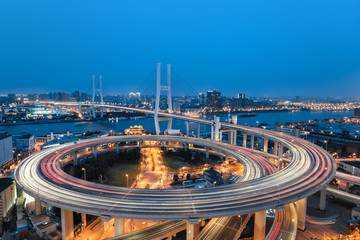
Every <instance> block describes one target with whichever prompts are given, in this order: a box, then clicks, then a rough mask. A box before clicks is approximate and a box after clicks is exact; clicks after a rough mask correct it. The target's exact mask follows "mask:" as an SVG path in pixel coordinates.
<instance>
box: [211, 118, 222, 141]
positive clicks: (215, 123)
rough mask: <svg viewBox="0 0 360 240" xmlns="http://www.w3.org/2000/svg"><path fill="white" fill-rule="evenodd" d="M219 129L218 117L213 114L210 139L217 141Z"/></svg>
mask: <svg viewBox="0 0 360 240" xmlns="http://www.w3.org/2000/svg"><path fill="white" fill-rule="evenodd" d="M220 129H221V122H220V117H217V116H214V120H213V121H212V122H211V140H214V141H219V137H220V136H219V135H220Z"/></svg>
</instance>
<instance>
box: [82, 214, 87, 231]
mask: <svg viewBox="0 0 360 240" xmlns="http://www.w3.org/2000/svg"><path fill="white" fill-rule="evenodd" d="M81 222H82V224H83V226H84V228H85V227H86V213H81Z"/></svg>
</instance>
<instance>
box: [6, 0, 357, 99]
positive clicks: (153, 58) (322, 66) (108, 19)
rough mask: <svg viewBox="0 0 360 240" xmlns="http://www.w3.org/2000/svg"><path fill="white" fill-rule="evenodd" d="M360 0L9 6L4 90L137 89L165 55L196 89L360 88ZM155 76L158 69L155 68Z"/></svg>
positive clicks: (86, 1)
mask: <svg viewBox="0 0 360 240" xmlns="http://www.w3.org/2000/svg"><path fill="white" fill-rule="evenodd" d="M359 10H360V1H358V0H348V1H340V0H315V1H314V0H301V1H300V0H299V1H293V0H282V1H281V0H274V1H268V0H267V1H265V0H234V1H209V0H207V1H187V0H181V1H180V0H172V1H169V0H164V1H149V0H144V1H137V0H132V1H123V0H107V1H90V0H83V1H53V0H44V1H37V0H32V1H29V0H7V1H1V3H0V83H1V85H0V86H1V87H0V93H8V92H14V93H30V92H48V91H74V90H80V91H82V92H88V91H89V90H90V86H91V76H92V75H93V74H95V75H102V76H103V80H104V92H105V93H108V94H117V93H119V94H126V93H128V92H130V91H133V90H135V89H136V88H137V87H138V86H139V85H140V84H141V83H142V82H143V81H144V79H146V78H147V76H148V75H149V73H150V72H152V71H153V69H154V68H155V66H156V63H157V62H161V63H162V64H163V67H164V68H165V65H166V63H171V64H172V66H173V68H174V69H175V70H176V72H177V73H178V74H179V75H180V76H181V77H182V78H183V79H185V80H186V81H187V82H188V83H190V85H191V86H192V88H194V89H196V90H197V91H207V90H218V91H221V92H222V93H223V94H224V95H227V96H231V95H235V94H236V93H238V92H242V93H246V94H247V95H251V96H264V95H265V94H266V95H268V96H291V95H300V96H352V97H359V92H360V14H359ZM154 76H155V75H154Z"/></svg>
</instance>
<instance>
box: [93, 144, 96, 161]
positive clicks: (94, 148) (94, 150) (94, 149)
mask: <svg viewBox="0 0 360 240" xmlns="http://www.w3.org/2000/svg"><path fill="white" fill-rule="evenodd" d="M93 152H94V158H95V159H97V146H94V147H93Z"/></svg>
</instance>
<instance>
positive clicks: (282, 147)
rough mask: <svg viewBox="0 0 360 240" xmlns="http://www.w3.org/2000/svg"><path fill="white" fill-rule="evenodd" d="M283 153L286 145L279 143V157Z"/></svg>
mask: <svg viewBox="0 0 360 240" xmlns="http://www.w3.org/2000/svg"><path fill="white" fill-rule="evenodd" d="M283 153H284V146H283V145H282V144H281V143H280V144H279V157H281V158H282V157H283Z"/></svg>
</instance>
